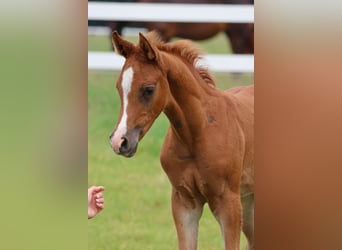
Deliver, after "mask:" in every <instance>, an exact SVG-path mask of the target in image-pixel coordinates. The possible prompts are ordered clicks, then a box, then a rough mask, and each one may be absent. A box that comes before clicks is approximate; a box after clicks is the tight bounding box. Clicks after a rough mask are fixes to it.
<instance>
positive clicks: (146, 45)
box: [139, 32, 157, 61]
mask: <svg viewBox="0 0 342 250" xmlns="http://www.w3.org/2000/svg"><path fill="white" fill-rule="evenodd" d="M139 45H140V48H141V49H142V50H143V51H144V53H145V55H146V57H147V59H149V60H151V61H154V60H156V58H157V55H156V52H155V51H154V48H153V47H152V45H151V44H150V42H149V41H148V40H147V39H146V37H145V36H144V35H143V34H142V33H141V32H139Z"/></svg>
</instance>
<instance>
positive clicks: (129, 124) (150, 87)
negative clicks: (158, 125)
mask: <svg viewBox="0 0 342 250" xmlns="http://www.w3.org/2000/svg"><path fill="white" fill-rule="evenodd" d="M112 42H113V46H114V48H115V51H116V52H117V53H118V54H119V55H121V56H123V57H125V59H126V60H125V63H124V65H123V68H122V70H121V72H120V75H119V78H118V81H117V83H116V88H117V91H118V93H119V96H120V100H121V107H120V114H119V118H118V120H117V124H116V127H115V129H114V131H113V132H112V133H111V135H110V144H111V147H112V149H113V150H114V152H115V153H117V154H120V155H123V156H125V157H132V156H133V155H134V154H135V152H136V150H137V147H138V143H139V141H140V140H141V139H142V138H143V137H144V135H145V134H146V132H147V131H148V130H149V128H150V127H151V126H152V124H153V122H154V121H155V119H156V118H157V117H158V116H159V114H160V113H161V112H162V111H163V109H164V107H165V105H166V102H167V97H168V95H167V88H168V84H167V78H166V73H165V71H163V68H162V63H161V58H160V52H159V51H158V49H157V47H156V46H155V45H154V44H153V43H152V42H150V41H149V39H148V38H147V37H145V36H144V35H142V34H141V33H140V34H139V42H138V45H134V44H132V43H130V42H129V41H126V40H124V39H123V38H122V37H120V35H119V34H118V33H117V32H115V31H114V32H113V36H112Z"/></svg>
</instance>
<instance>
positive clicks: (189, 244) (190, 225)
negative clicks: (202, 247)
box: [172, 189, 203, 250]
mask: <svg viewBox="0 0 342 250" xmlns="http://www.w3.org/2000/svg"><path fill="white" fill-rule="evenodd" d="M202 211H203V204H200V203H197V202H196V201H195V200H194V199H189V198H186V197H183V196H181V194H180V193H179V192H177V191H176V190H174V189H173V190H172V214H173V219H174V222H175V225H176V229H177V236H178V249H179V250H195V249H197V236H198V222H199V219H200V218H201V215H202Z"/></svg>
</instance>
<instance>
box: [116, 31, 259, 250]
mask: <svg viewBox="0 0 342 250" xmlns="http://www.w3.org/2000/svg"><path fill="white" fill-rule="evenodd" d="M112 40H113V45H114V47H115V50H116V52H117V53H118V54H120V55H122V56H124V57H125V58H126V60H125V64H124V66H123V68H122V71H121V73H120V76H119V78H118V81H117V89H118V92H119V95H120V98H121V107H120V115H119V118H118V121H117V124H116V128H115V129H114V131H113V132H112V134H111V135H110V144H111V147H112V149H113V150H114V151H115V153H117V154H120V155H123V156H125V157H132V156H133V155H134V154H135V152H136V150H137V146H138V142H139V141H140V140H141V139H142V138H143V137H144V135H145V134H146V133H147V131H148V130H149V128H150V127H151V126H152V124H153V122H154V121H155V119H156V118H157V117H158V116H159V115H160V114H161V112H164V113H165V115H166V116H167V118H168V119H169V121H170V127H169V129H168V132H167V135H166V137H165V141H164V144H163V147H162V150H161V155H160V160H161V164H162V167H163V169H164V170H165V172H166V174H167V176H168V178H169V180H170V182H171V185H172V213H173V218H174V222H175V225H176V229H177V235H178V246H179V249H182V250H183V249H184V250H185V249H187V250H189V249H196V248H197V235H198V224H199V219H200V217H201V214H202V210H203V206H204V204H205V203H208V205H209V207H210V210H211V211H212V213H213V214H214V216H215V217H216V219H217V221H218V223H219V225H220V227H221V231H222V235H223V237H224V242H225V249H226V250H228V249H234V250H237V249H239V245H240V232H241V229H242V230H243V232H244V234H245V235H246V237H247V241H248V249H254V166H253V163H254V160H253V159H254V147H253V141H254V133H253V125H254V85H251V86H244V87H235V88H232V89H230V90H227V91H222V90H219V89H217V88H216V87H215V82H214V81H213V78H212V76H211V74H210V73H209V71H208V70H207V69H205V68H201V67H197V66H196V60H197V59H198V58H199V57H200V56H201V52H200V50H199V49H198V48H197V47H195V45H194V44H192V43H191V42H190V41H186V40H179V41H177V42H173V43H165V42H163V41H161V39H160V38H159V36H158V35H157V33H156V32H150V33H148V34H147V35H143V34H141V33H139V42H138V45H134V44H132V43H130V42H128V41H126V40H124V39H123V38H122V37H120V35H119V34H118V33H117V32H114V33H113V36H112ZM242 209H243V211H242Z"/></svg>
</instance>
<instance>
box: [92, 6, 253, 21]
mask: <svg viewBox="0 0 342 250" xmlns="http://www.w3.org/2000/svg"><path fill="white" fill-rule="evenodd" d="M88 19H89V20H106V21H111V20H120V21H152V22H155V21H165V22H195V23H196V22H212V23H219V22H226V23H252V22H254V6H253V5H228V4H167V3H113V2H111V3H104V2H89V3H88Z"/></svg>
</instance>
